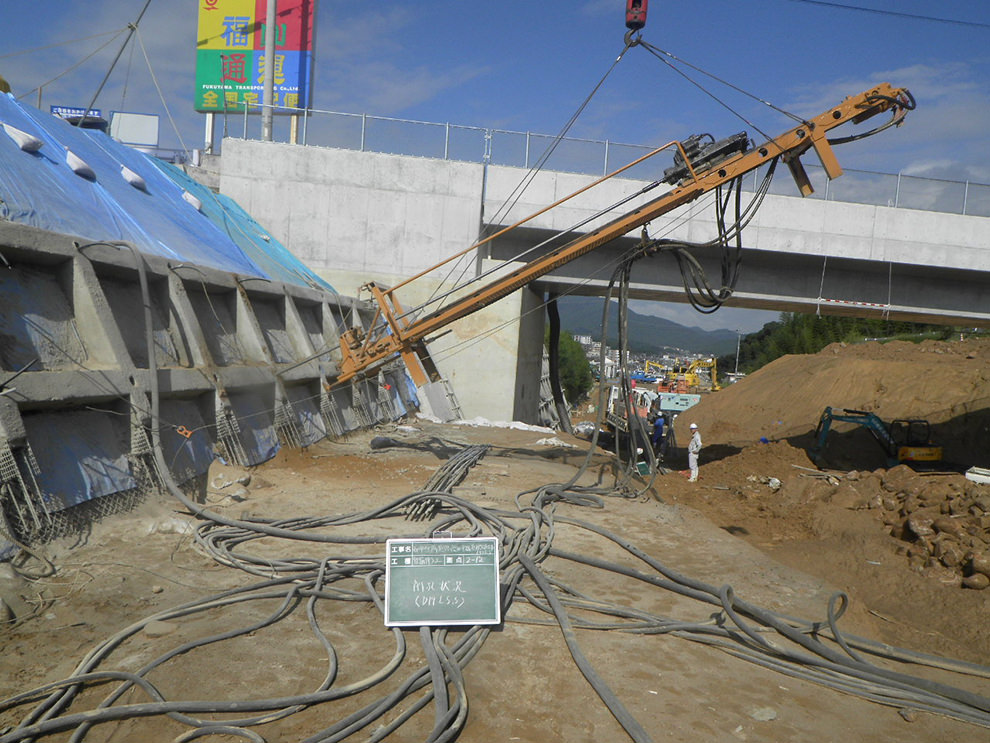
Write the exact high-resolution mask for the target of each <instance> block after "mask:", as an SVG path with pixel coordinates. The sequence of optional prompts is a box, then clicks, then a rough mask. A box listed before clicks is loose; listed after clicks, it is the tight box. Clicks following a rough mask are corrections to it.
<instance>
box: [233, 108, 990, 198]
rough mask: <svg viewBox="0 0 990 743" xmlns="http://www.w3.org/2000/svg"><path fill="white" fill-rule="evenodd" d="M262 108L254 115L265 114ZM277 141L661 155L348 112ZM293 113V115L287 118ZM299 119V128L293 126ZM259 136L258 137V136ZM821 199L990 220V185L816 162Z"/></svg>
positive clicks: (523, 162) (530, 159)
mask: <svg viewBox="0 0 990 743" xmlns="http://www.w3.org/2000/svg"><path fill="white" fill-rule="evenodd" d="M261 108H262V106H261V105H255V106H252V107H250V110H252V111H255V113H256V114H257V113H258V112H260V110H261ZM248 111H249V109H248V108H245V110H244V112H243V113H231V114H229V115H224V114H222V113H218V114H217V115H218V116H221V117H222V121H223V127H224V135H225V136H227V135H228V134H229V135H230V136H236V135H234V134H233V130H234V129H239V130H240V131H241V135H242V137H243V138H244V139H260V138H261V122H260V119H261V117H260V116H257V115H255V116H253V117H252V116H249V115H248ZM276 112H277V113H278V114H280V115H279V116H275V117H274V119H275V126H273V131H274V137H275V138H276V139H277V140H278V141H290V139H291V138H292V136H291V132H292V131H293V130H294V131H295V139H296V141H297V142H298V143H300V144H304V145H312V146H318V147H336V148H340V149H349V150H359V151H362V152H381V153H386V154H394V155H407V156H412V157H431V158H439V159H444V160H458V161H462V162H479V163H480V162H486V163H490V164H492V165H504V166H509V167H518V168H525V169H529V168H532V167H534V166H536V165H538V164H539V165H540V166H541V167H543V168H545V169H548V170H555V171H559V172H565V173H579V174H584V175H594V176H600V175H604V174H606V173H609V172H611V171H613V170H616V169H618V168H620V167H622V166H623V165H626V164H627V163H629V162H631V161H633V160H635V159H636V158H638V157H640V156H641V155H643V154H645V153H647V152H649V151H651V150H652V149H653V147H652V146H650V145H639V144H626V143H619V142H612V141H609V140H593V139H580V138H574V137H564V138H562V139H559V140H558V139H557V138H556V137H554V136H553V135H549V134H537V133H534V132H515V131H508V130H504V129H494V128H485V127H476V126H464V125H460V124H438V123H431V122H426V121H414V120H410V119H394V118H388V117H383V116H369V115H368V114H352V113H341V112H337V111H322V110H317V109H308V110H302V109H286V108H281V107H277V111H276ZM286 114H288V116H287V115H286ZM292 117H295V121H294V122H291V123H290V120H291V118H292ZM254 130H256V131H254ZM663 166H664V164H662V163H651V162H648V163H645V164H644V165H643V166H641V167H639V166H638V167H637V168H634V169H631V170H630V171H628V172H627V173H626V174H625V177H627V178H635V179H637V180H647V181H652V180H657V179H659V178H660V177H661V176H662V169H663ZM805 168H806V170H807V171H808V174H809V176H810V178H811V182H812V185H813V186H814V188H815V193H814V194H813V195H812V196H811V197H810V198H819V199H825V200H829V201H843V202H850V203H856V204H871V205H874V206H889V207H898V208H905V209H921V210H925V211H936V212H946V213H951V214H964V215H969V216H978V217H990V184H987V183H974V182H971V181H954V180H944V179H938V178H923V177H919V176H913V175H904V174H891V173H878V172H873V171H868V170H854V169H846V170H845V171H844V175H843V177H842V178H840V179H838V180H836V181H829V180H828V178H826V177H825V172H824V170H823V169H822V168H821V166H818V165H816V164H813V163H807V164H806V165H805ZM762 176H763V174H762V172H759V171H758V172H755V173H753V175H752V180H751V181H750V179H749V178H747V182H746V183H745V184H744V185H743V188H744V189H747V190H752V189H755V187H756V184H757V183H759V181H760V180H761V179H762ZM770 193H776V194H779V195H786V196H793V195H795V191H794V186H793V184H792V182H791V181H790V179H789V178H786V177H785V178H779V179H775V181H774V184H772V185H771V188H770Z"/></svg>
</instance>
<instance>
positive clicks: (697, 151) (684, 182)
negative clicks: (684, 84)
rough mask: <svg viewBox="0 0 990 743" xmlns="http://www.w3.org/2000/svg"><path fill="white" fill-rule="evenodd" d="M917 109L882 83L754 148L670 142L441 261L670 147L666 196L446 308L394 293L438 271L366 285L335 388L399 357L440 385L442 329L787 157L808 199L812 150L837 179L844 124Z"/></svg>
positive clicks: (903, 93) (418, 379)
mask: <svg viewBox="0 0 990 743" xmlns="http://www.w3.org/2000/svg"><path fill="white" fill-rule="evenodd" d="M644 4H645V3H644ZM913 108H914V99H913V97H912V96H911V93H910V92H909V91H908V90H906V89H904V88H894V87H892V86H891V85H890V84H888V83H882V84H880V85H878V86H876V87H875V88H872V89H870V90H867V91H864V92H862V93H859V94H858V95H853V96H850V97H848V98H846V99H845V100H843V101H842V102H841V103H839V104H838V105H836V106H833V107H832V108H830V109H829V110H827V111H824V112H823V113H821V114H819V115H818V116H815V117H814V118H811V119H807V120H804V121H802V122H801V123H800V124H798V125H797V126H795V127H793V128H791V129H790V130H788V131H786V132H784V133H783V134H781V135H779V136H777V137H775V138H773V139H771V140H769V141H767V142H764V143H763V144H761V145H758V146H753V145H752V143H751V142H750V141H749V139H748V137H747V136H746V135H745V133H741V134H737V135H734V136H733V137H730V138H727V139H725V140H721V141H718V142H715V141H708V142H706V141H704V139H703V138H702V137H691V138H689V139H688V140H685V141H684V142H670V143H668V144H665V145H663V146H662V147H659V148H657V149H655V150H653V151H652V152H650V153H649V154H647V155H645V156H644V157H642V158H639V159H638V160H636V161H634V162H633V163H630V164H629V165H627V166H625V167H623V168H620V169H619V170H617V171H615V172H613V173H610V174H609V175H607V176H604V177H603V178H601V179H599V180H598V181H595V182H594V183H593V184H591V185H590V186H588V187H586V188H584V189H581V190H580V191H578V192H576V193H575V194H571V195H570V196H568V197H566V198H565V199H561V200H560V201H558V202H556V203H554V204H552V205H551V206H549V207H547V208H546V209H543V210H541V211H540V212H537V213H536V214H533V215H531V216H530V217H527V218H526V219H524V220H522V221H520V222H517V223H516V224H514V225H512V226H511V227H507V228H505V229H504V230H502V231H500V232H498V233H496V234H495V235H492V236H490V237H488V238H486V239H485V240H483V241H481V242H479V243H477V244H476V245H473V246H471V248H469V249H468V250H467V251H464V252H463V253H461V254H458V255H457V256H453V257H452V258H450V259H448V261H445V262H444V263H441V264H440V266H442V265H444V264H445V263H448V262H449V261H452V260H454V259H456V258H458V257H460V256H462V255H464V254H465V253H467V252H469V251H471V250H474V249H476V248H477V247H479V246H480V245H483V244H484V243H486V242H488V241H490V240H492V239H494V238H495V237H498V236H500V235H504V234H505V233H506V232H508V231H509V230H512V229H515V228H516V227H519V226H520V225H522V224H524V223H526V222H528V221H529V220H531V219H533V218H534V217H536V216H538V215H539V214H543V213H544V212H546V211H548V210H549V209H551V208H553V207H555V206H558V205H560V204H561V203H563V202H564V201H567V200H568V199H570V198H573V197H574V196H576V195H578V194H579V193H584V192H585V191H587V190H588V189H589V188H592V187H593V186H595V185H598V184H599V183H601V182H603V181H605V180H607V179H609V178H613V177H615V176H616V175H618V174H619V173H621V172H623V171H625V170H627V169H628V168H630V167H632V166H633V165H636V164H638V163H641V162H643V161H644V160H647V159H649V158H652V157H654V156H655V155H657V154H658V153H660V152H663V151H665V150H671V151H673V160H674V164H673V167H671V168H668V169H667V170H665V171H664V177H663V179H662V180H660V181H657V182H655V183H654V184H652V185H651V186H650V188H653V187H657V186H659V185H660V184H661V183H666V184H668V185H669V186H671V188H670V189H669V190H668V191H666V192H665V193H663V194H661V195H660V196H658V197H657V198H655V199H653V200H651V201H649V202H647V203H646V204H644V205H642V206H640V207H638V208H636V209H633V210H631V211H629V212H627V213H625V214H623V215H621V216H620V217H618V218H616V219H613V220H612V221H610V222H608V223H607V224H605V225H603V226H601V227H598V228H596V229H594V230H592V231H591V232H589V233H587V234H585V235H582V236H580V237H577V238H575V239H573V240H571V241H570V242H568V243H567V244H565V245H563V246H561V247H559V248H557V249H555V250H553V251H551V252H549V253H547V254H546V255H543V256H540V257H538V258H535V259H533V260H531V261H529V262H526V263H523V264H522V265H520V266H518V267H517V268H514V269H512V270H510V271H509V272H507V273H506V274H504V275H502V276H500V277H499V278H496V279H494V280H492V281H490V282H489V283H488V284H486V285H484V286H482V287H481V288H480V289H476V290H474V291H471V292H469V293H467V294H465V295H463V296H460V297H458V298H456V299H454V300H452V301H451V302H450V303H449V304H448V305H447V306H445V307H442V308H440V309H437V310H435V311H433V312H431V313H429V314H426V315H424V316H422V317H418V318H411V317H410V316H409V315H407V314H405V311H404V309H403V307H402V305H401V304H400V303H399V300H398V298H397V296H396V291H397V290H399V289H400V288H402V287H403V286H406V285H407V284H409V283H410V282H411V281H414V280H415V279H417V278H420V277H422V276H424V275H425V274H426V273H429V271H432V270H434V269H435V268H438V267H439V266H435V267H434V268H431V269H429V270H428V271H424V272H423V273H421V274H418V275H417V276H415V277H413V278H411V279H409V280H407V281H405V282H403V283H401V284H399V285H397V286H395V287H392V288H385V287H381V286H379V285H377V284H375V283H374V282H372V283H369V284H367V285H365V287H363V288H365V289H367V290H368V291H370V292H371V294H372V296H373V297H374V300H375V302H376V305H377V307H376V314H375V317H374V319H373V321H372V323H371V325H370V329H369V330H368V331H367V332H365V331H364V330H362V329H360V328H354V329H351V330H348V331H346V332H345V333H343V334H342V335H341V338H340V348H341V361H340V364H339V373H338V375H337V377H336V378H335V379H333V381H332V382H331V384H332V386H336V385H338V384H343V383H346V382H348V381H350V380H352V379H355V378H358V377H362V376H365V375H367V374H369V373H372V372H373V371H376V370H377V369H378V368H379V367H380V366H381V365H382V364H384V363H385V362H386V361H388V360H390V359H392V358H394V357H395V355H396V354H398V355H400V356H401V357H402V358H403V360H404V361H405V363H406V366H407V367H408V369H409V372H410V376H411V377H412V379H413V381H414V382H415V383H416V384H417V385H418V386H421V385H423V384H426V383H427V382H428V381H436V380H437V379H439V375H438V374H437V371H436V369H435V367H434V366H433V363H432V361H430V359H429V354H428V352H427V351H426V339H427V338H428V337H429V336H431V335H435V334H437V333H439V332H440V331H443V330H444V329H445V328H447V326H449V325H450V324H451V323H453V322H455V321H456V320H459V319H461V318H463V317H466V316H467V315H470V314H472V313H474V312H477V311H478V310H481V309H483V308H485V307H487V306H489V305H490V304H492V303H494V302H496V301H498V300H499V299H502V298H503V297H506V296H508V295H509V294H511V293H512V292H514V291H516V290H517V289H519V288H521V287H523V286H525V285H527V284H529V283H530V282H532V281H535V280H536V279H539V278H540V277H542V276H544V275H546V274H548V273H550V272H551V271H553V270H554V269H556V268H559V267H560V266H563V265H564V264H566V263H568V262H570V261H572V260H574V259H576V258H578V257H580V256H582V255H585V254H587V253H589V252H591V251H593V250H595V249H597V248H600V247H601V246H603V245H605V244H607V243H609V242H611V241H612V240H615V239H617V238H620V237H622V236H624V235H626V234H628V233H629V232H631V231H632V230H635V229H637V228H639V227H641V226H643V225H645V224H647V223H648V222H650V221H651V220H654V219H656V218H657V217H659V216H661V215H663V214H666V213H667V212H670V211H672V210H673V209H676V208H677V207H679V206H683V205H684V204H688V203H690V202H692V201H694V200H695V199H697V198H699V197H700V196H702V195H703V194H706V193H708V192H710V191H713V190H715V189H717V188H718V187H720V186H722V185H724V184H728V183H730V182H732V181H733V180H734V179H736V178H739V177H741V176H743V175H745V174H746V173H749V172H751V171H753V170H756V169H757V168H759V167H760V166H762V165H765V164H767V163H770V162H771V161H773V160H776V159H777V158H780V159H782V160H783V161H784V162H785V163H786V164H787V166H788V168H789V169H790V172H791V174H792V176H793V177H794V180H795V182H796V184H797V186H798V190H799V191H800V193H801V195H802V196H808V195H810V194H811V193H812V192H813V189H812V187H811V182H810V179H809V178H808V175H807V173H806V172H805V170H804V167H803V165H802V164H801V157H802V156H803V155H804V154H806V153H807V152H808V151H809V150H814V152H815V154H816V155H817V156H818V159H819V161H820V162H821V164H822V166H823V168H824V170H825V173H826V175H827V176H828V178H829V179H833V178H837V177H838V176H840V175H841V174H842V168H841V167H840V165H839V163H838V160H837V159H836V157H835V153H834V151H833V148H832V145H833V144H834V143H837V142H843V141H849V140H851V139H855V138H859V137H855V136H854V137H847V138H842V139H839V140H830V139H829V138H828V134H829V132H831V131H832V130H834V129H836V128H837V127H839V126H842V125H843V124H846V123H850V122H851V123H855V124H858V123H861V122H863V121H865V120H867V119H870V118H872V117H873V116H876V115H878V114H881V113H884V112H891V113H892V118H891V120H890V121H889V122H888V123H886V124H884V125H882V126H881V127H878V130H879V129H880V128H887V127H889V126H891V125H899V124H900V123H901V121H902V120H903V118H904V116H905V115H906V113H907V111H909V110H911V109H913ZM860 136H865V135H860ZM709 139H710V138H709Z"/></svg>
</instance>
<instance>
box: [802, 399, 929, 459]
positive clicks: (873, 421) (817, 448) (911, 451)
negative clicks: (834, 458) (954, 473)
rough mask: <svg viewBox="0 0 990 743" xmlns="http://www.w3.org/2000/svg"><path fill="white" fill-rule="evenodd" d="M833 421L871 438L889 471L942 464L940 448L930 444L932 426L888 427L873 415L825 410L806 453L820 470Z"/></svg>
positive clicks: (912, 422)
mask: <svg viewBox="0 0 990 743" xmlns="http://www.w3.org/2000/svg"><path fill="white" fill-rule="evenodd" d="M835 421H842V422H845V423H855V424H856V425H858V426H863V427H864V428H866V429H867V430H868V431H869V432H870V433H871V434H873V438H875V439H876V441H877V443H878V444H880V447H881V448H882V449H883V451H884V454H886V455H887V462H886V464H887V466H888V467H894V466H895V465H898V464H907V465H911V466H921V467H926V466H932V464H933V463H935V462H940V461H942V447H941V446H936V445H935V444H933V443H932V442H931V425H930V424H929V423H928V421H926V420H923V419H920V418H899V419H897V420H894V421H891V422H890V424H887V423H884V422H883V420H881V419H880V417H879V416H877V415H876V414H875V413H870V412H867V411H865V410H851V409H848V408H837V409H835V410H833V409H832V408H831V407H826V408H825V410H823V411H822V415H821V418H819V419H818V428H817V429H816V430H815V444H814V446H813V447H812V449H811V451H810V452H809V454H810V455H811V458H812V460H813V461H814V462H815V463H816V464H818V465H819V466H821V465H822V464H823V463H824V453H825V444H826V443H827V439H828V434H829V431H830V430H831V428H832V423H833V422H835Z"/></svg>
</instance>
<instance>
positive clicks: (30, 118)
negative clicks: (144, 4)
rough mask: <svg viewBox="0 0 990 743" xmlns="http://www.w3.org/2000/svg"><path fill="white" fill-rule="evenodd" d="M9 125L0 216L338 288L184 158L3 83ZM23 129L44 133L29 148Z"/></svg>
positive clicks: (1, 111) (0, 166) (4, 135)
mask: <svg viewBox="0 0 990 743" xmlns="http://www.w3.org/2000/svg"><path fill="white" fill-rule="evenodd" d="M0 125H2V126H0V219H6V220H9V221H11V222H17V223H20V224H26V225H31V226H34V227H39V228H42V229H46V230H50V231H53V232H59V233H63V234H67V235H73V236H78V237H81V238H83V239H86V240H92V241H115V240H126V241H129V242H132V243H134V244H135V245H136V246H137V248H138V250H140V251H142V252H144V253H148V254H151V255H159V256H162V257H165V258H169V259H174V260H176V261H179V262H188V263H193V264H195V265H199V266H204V267H208V268H216V269H219V270H221V271H228V272H230V273H236V274H240V275H245V276H257V277H261V278H266V279H271V280H273V281H280V282H285V283H290V284H298V285H303V286H311V287H315V288H321V289H327V290H330V291H332V290H333V287H331V286H330V285H329V284H327V283H326V282H324V281H323V280H322V279H320V278H319V276H317V275H316V274H315V273H314V272H312V271H311V270H310V269H308V268H307V267H306V266H305V265H303V264H302V263H301V262H300V261H299V260H298V259H297V258H296V257H295V256H293V255H292V254H291V253H290V252H289V251H288V250H287V249H286V248H285V247H284V246H282V245H281V244H280V243H279V242H278V241H276V240H275V239H274V238H273V237H272V236H271V235H269V234H268V233H267V232H266V231H265V230H264V229H263V228H262V227H261V226H260V225H259V224H258V223H257V222H255V221H254V220H253V219H251V217H250V216H249V215H248V214H247V213H246V212H244V210H243V209H241V208H240V207H239V206H238V205H237V204H236V203H235V202H233V201H232V200H231V199H229V198H227V197H224V196H218V195H216V194H214V193H213V192H212V191H210V190H209V189H208V188H206V187H205V186H202V185H200V184H199V183H197V182H196V181H194V180H193V179H192V178H190V177H189V176H187V175H186V174H185V173H183V172H182V171H181V170H179V169H178V168H176V167H174V166H171V165H167V164H165V163H162V162H161V161H159V160H157V159H156V158H153V157H150V156H149V155H146V154H145V153H143V152H139V151H138V150H135V149H132V148H130V147H127V146H126V145H123V144H120V143H119V142H117V141H115V140H113V139H111V138H110V137H108V136H107V135H106V134H104V133H103V132H100V131H97V130H92V129H81V128H79V127H75V126H72V125H71V124H69V123H68V122H67V121H64V120H62V119H59V118H57V117H55V116H52V115H50V114H47V113H42V112H41V111H38V110H37V109H35V108H32V107H30V106H26V105H23V104H21V103H19V102H18V101H17V100H15V99H14V98H13V96H11V95H10V94H3V93H0ZM14 130H17V131H16V132H15V131H14ZM18 132H23V133H24V134H26V135H28V136H29V137H32V138H34V140H35V141H34V142H33V143H31V144H30V145H29V146H28V147H27V148H26V149H22V146H21V144H19V143H18V141H17V140H16V139H15V136H20V135H19V134H18ZM39 145H40V146H39ZM35 147H36V149H35ZM70 153H71V154H70ZM67 160H72V161H73V162H74V163H75V164H76V166H77V169H79V170H82V169H83V168H82V166H80V162H81V163H82V164H84V165H85V166H88V169H89V170H88V172H87V174H85V175H80V174H79V173H77V172H76V171H74V170H73V168H72V167H71V166H70V164H69V162H67ZM89 173H91V175H90V174H89ZM132 174H133V175H132ZM135 176H137V177H139V178H140V180H138V178H137V177H135ZM128 178H130V180H128ZM134 183H140V184H141V185H140V186H136V185H134ZM190 197H191V198H190Z"/></svg>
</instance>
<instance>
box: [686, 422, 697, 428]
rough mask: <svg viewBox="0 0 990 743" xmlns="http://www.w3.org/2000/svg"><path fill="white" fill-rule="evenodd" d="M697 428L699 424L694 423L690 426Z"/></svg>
mask: <svg viewBox="0 0 990 743" xmlns="http://www.w3.org/2000/svg"><path fill="white" fill-rule="evenodd" d="M697 427H698V424H697V423H692V424H691V425H690V426H688V428H697Z"/></svg>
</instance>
